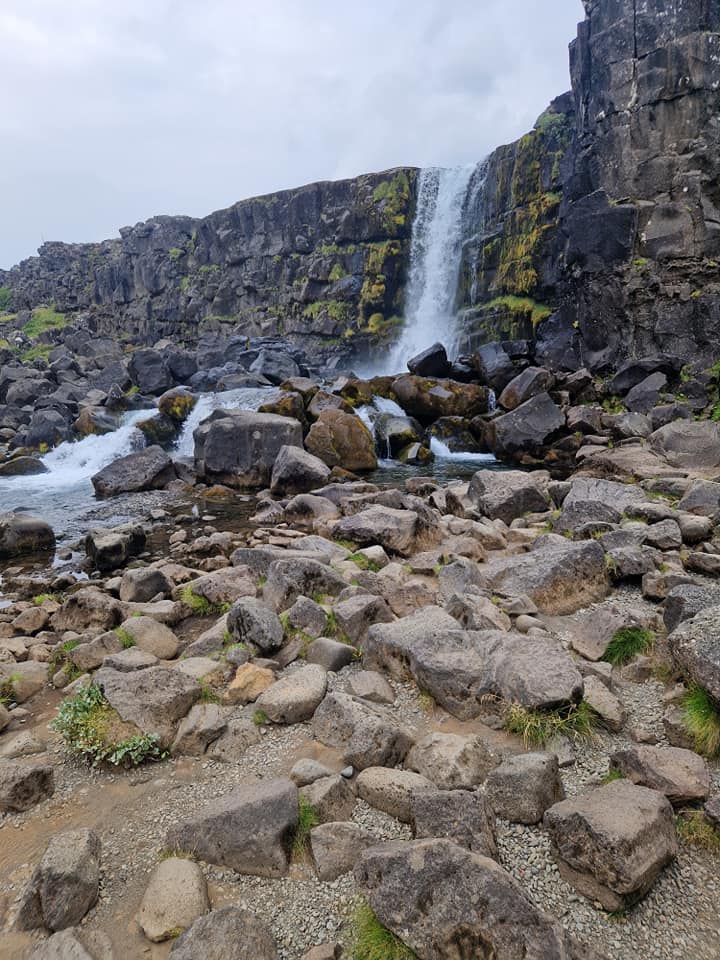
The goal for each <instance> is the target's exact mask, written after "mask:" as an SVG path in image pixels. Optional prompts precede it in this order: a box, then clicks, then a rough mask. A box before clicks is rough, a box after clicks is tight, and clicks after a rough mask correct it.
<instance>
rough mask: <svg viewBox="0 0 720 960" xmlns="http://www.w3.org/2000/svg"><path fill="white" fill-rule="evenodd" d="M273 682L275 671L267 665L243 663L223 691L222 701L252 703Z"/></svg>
mask: <svg viewBox="0 0 720 960" xmlns="http://www.w3.org/2000/svg"><path fill="white" fill-rule="evenodd" d="M274 683H275V673H274V672H273V671H272V670H270V669H269V668H268V667H259V666H258V665H257V664H255V663H244V664H242V666H239V667H238V668H237V672H236V674H235V677H234V679H233V680H232V681H231V683H230V684H229V686H228V687H227V689H226V690H225V692H224V693H223V698H222V699H223V703H228V704H234V703H242V704H246V703H254V702H255V701H256V700H257V698H258V697H259V696H260V694H261V693H264V692H265V691H266V690H267V689H268V687H271V686H272V685H273V684H274Z"/></svg>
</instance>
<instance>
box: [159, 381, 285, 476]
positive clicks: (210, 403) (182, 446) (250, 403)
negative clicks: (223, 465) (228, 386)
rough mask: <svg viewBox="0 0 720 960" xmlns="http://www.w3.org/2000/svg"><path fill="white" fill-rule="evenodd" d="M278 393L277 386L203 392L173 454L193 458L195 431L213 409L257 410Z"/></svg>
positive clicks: (185, 424)
mask: <svg viewBox="0 0 720 960" xmlns="http://www.w3.org/2000/svg"><path fill="white" fill-rule="evenodd" d="M278 393H279V391H278V390H276V389H275V387H238V389H237V390H225V391H223V392H222V393H204V394H201V396H200V397H199V398H198V402H197V403H196V404H195V406H194V407H193V408H192V410H191V411H190V415H189V417H188V418H187V420H186V421H185V423H184V425H183V428H182V432H181V434H180V436H179V437H178V440H177V443H176V444H175V450H174V451H173V455H174V456H175V457H178V458H179V459H186V460H192V458H193V454H194V452H195V441H194V440H193V432H194V431H195V429H196V428H197V427H199V426H200V424H201V423H202V421H203V420H205V419H206V417H209V416H210V414H211V413H212V412H213V410H220V409H222V410H257V408H258V407H259V406H260V405H261V404H263V403H268V402H269V401H270V400H272V399H274V397H276V396H277V394H278Z"/></svg>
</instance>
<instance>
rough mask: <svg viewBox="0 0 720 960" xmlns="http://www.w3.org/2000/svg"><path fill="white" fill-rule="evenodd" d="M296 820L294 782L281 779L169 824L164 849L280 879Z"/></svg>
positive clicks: (240, 791)
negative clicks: (187, 852)
mask: <svg viewBox="0 0 720 960" xmlns="http://www.w3.org/2000/svg"><path fill="white" fill-rule="evenodd" d="M297 820H298V799H297V787H296V786H295V784H294V783H292V781H290V780H285V779H282V778H280V779H275V780H263V781H261V782H260V783H256V784H250V785H247V786H241V787H238V788H236V789H235V790H233V791H232V793H229V794H227V795H226V796H224V797H221V798H220V799H219V800H215V801H213V802H211V803H209V804H207V805H205V806H204V807H201V808H200V810H199V811H198V812H197V813H196V814H195V815H194V816H193V817H192V818H190V819H188V820H185V821H184V822H182V823H178V824H176V825H174V826H172V827H171V828H170V830H169V831H168V835H167V845H168V847H169V848H170V849H171V850H192V851H193V852H194V853H195V854H196V855H197V856H198V857H199V858H200V859H201V860H205V861H207V862H208V863H216V864H219V865H220V866H227V867H231V868H232V869H233V870H237V871H238V873H244V874H249V875H251V876H257V877H282V876H285V874H286V873H287V871H288V867H289V865H290V847H291V845H292V838H293V834H294V831H295V827H296V826H297ZM207 955H208V954H207V952H206V951H204V952H203V956H207ZM190 956H193V955H192V954H188V957H190ZM218 956H220V955H218ZM222 956H223V957H224V956H227V954H223V955H222ZM248 960H249V957H248Z"/></svg>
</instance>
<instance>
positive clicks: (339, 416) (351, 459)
mask: <svg viewBox="0 0 720 960" xmlns="http://www.w3.org/2000/svg"><path fill="white" fill-rule="evenodd" d="M305 447H306V449H307V450H308V451H309V452H310V453H311V454H313V455H314V456H315V457H318V458H319V459H320V460H322V461H323V463H325V464H327V466H328V467H342V468H343V469H345V470H350V471H352V472H353V473H357V472H361V471H363V470H375V468H376V467H377V454H376V453H375V440H374V438H373V435H372V433H370V431H369V430H368V428H367V427H366V426H365V424H364V423H363V421H362V420H361V419H360V417H357V416H355V414H353V413H344V412H343V411H342V410H337V409H333V408H326V409H324V410H322V411H321V412H320V416H319V417H318V419H317V420H316V421H315V423H314V424H313V425H312V426H311V427H310V430H309V432H308V435H307V437H306V438H305Z"/></svg>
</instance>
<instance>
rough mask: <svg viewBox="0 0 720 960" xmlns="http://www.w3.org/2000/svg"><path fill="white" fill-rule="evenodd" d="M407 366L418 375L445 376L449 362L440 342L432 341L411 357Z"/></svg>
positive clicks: (448, 370)
mask: <svg viewBox="0 0 720 960" xmlns="http://www.w3.org/2000/svg"><path fill="white" fill-rule="evenodd" d="M407 368H408V370H409V371H410V373H412V374H415V376H418V377H446V376H447V375H448V373H450V362H449V361H448V356H447V353H446V351H445V347H444V346H443V345H442V344H441V343H434V344H433V345H432V346H431V347H427V349H425V350H422V351H421V352H420V353H418V354H416V356H414V357H411V359H410V360H408V362H407Z"/></svg>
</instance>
